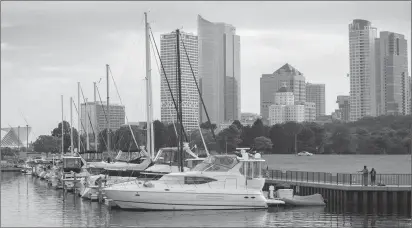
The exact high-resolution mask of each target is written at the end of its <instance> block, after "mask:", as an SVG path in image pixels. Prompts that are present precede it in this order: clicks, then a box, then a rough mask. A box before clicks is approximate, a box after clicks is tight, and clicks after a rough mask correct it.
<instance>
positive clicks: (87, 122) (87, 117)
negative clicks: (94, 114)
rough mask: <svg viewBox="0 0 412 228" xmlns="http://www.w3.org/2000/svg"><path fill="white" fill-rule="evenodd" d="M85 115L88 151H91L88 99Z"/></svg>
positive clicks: (85, 105)
mask: <svg viewBox="0 0 412 228" xmlns="http://www.w3.org/2000/svg"><path fill="white" fill-rule="evenodd" d="M84 113H85V118H86V121H85V125H86V151H89V150H90V139H89V121H90V120H89V111H88V110H87V98H85V104H84Z"/></svg>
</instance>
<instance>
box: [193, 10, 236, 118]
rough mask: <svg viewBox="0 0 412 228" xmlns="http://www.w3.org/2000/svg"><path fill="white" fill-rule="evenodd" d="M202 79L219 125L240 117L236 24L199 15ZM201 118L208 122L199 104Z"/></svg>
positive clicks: (209, 109) (207, 101)
mask: <svg viewBox="0 0 412 228" xmlns="http://www.w3.org/2000/svg"><path fill="white" fill-rule="evenodd" d="M197 23H198V27H197V29H198V37H199V39H198V40H199V78H200V79H199V80H200V84H201V92H202V96H203V100H204V102H205V105H206V109H207V112H208V114H209V117H210V119H211V122H212V123H215V124H217V125H219V124H221V123H223V122H225V121H229V120H239V119H240V101H241V97H240V83H241V82H240V38H239V36H238V35H236V28H235V27H233V26H232V25H229V24H225V23H213V22H210V21H207V20H205V19H203V18H202V17H201V16H200V15H199V16H198V18H197ZM200 121H201V122H206V121H207V117H206V113H205V110H203V107H202V106H200Z"/></svg>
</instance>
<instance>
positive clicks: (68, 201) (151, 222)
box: [1, 155, 412, 227]
mask: <svg viewBox="0 0 412 228" xmlns="http://www.w3.org/2000/svg"><path fill="white" fill-rule="evenodd" d="M290 157H291V156H289V157H288V156H284V155H277V156H271V157H266V158H267V160H269V161H271V160H272V159H274V160H276V163H275V166H276V168H279V169H286V168H285V167H290V168H289V170H292V167H293V166H299V167H294V168H293V170H308V171H317V169H318V167H312V166H313V165H315V162H314V161H313V160H308V159H301V161H299V162H296V161H295V160H294V159H293V158H295V157H293V158H290ZM314 157H315V156H314ZM314 157H310V158H309V159H312V158H314ZM333 157H334V158H333ZM384 157H385V158H386V159H379V158H372V157H371V156H368V159H369V160H370V161H380V163H379V165H378V163H376V165H375V164H374V167H376V168H377V169H378V168H379V169H382V170H385V169H384V167H385V164H388V165H389V164H390V165H393V164H396V170H398V171H397V172H401V171H402V170H405V171H404V172H408V170H410V160H407V157H405V156H404V157H403V158H400V157H399V158H397V157H396V156H395V158H392V156H384ZM300 158H302V157H300ZM300 158H299V159H300ZM305 158H308V157H305ZM343 158H344V157H343ZM281 159H283V160H284V161H285V164H283V165H282V166H281V167H280V165H279V164H280V163H281V162H280V160H281ZM322 159H325V160H324V161H323V162H320V161H319V162H318V165H320V164H322V165H324V167H327V166H332V165H331V164H329V163H330V162H334V164H335V165H333V167H334V168H335V170H338V171H333V170H331V172H339V171H340V172H348V171H345V170H348V169H350V167H355V168H357V164H358V163H355V161H353V160H352V161H350V160H349V159H347V158H344V159H342V158H341V157H340V156H328V157H325V158H323V157H322ZM402 159H406V160H407V161H406V163H405V162H404V163H399V162H401V161H402ZM338 160H339V163H341V161H343V160H345V161H347V162H350V165H346V166H350V167H348V168H346V169H345V168H344V167H345V165H342V164H339V163H338ZM388 160H391V161H388ZM287 161H289V162H287ZM362 162H363V161H362ZM362 162H360V163H359V164H362V165H363V163H362ZM408 162H409V167H408ZM391 163H392V164H391ZM310 164H312V165H310ZM399 164H405V166H406V167H404V168H402V167H399V166H400V165H399ZM272 165H273V164H272ZM367 165H369V164H367ZM371 166H372V164H371ZM301 167H304V168H301ZM273 168H275V167H273ZM394 168H395V167H394ZM386 169H387V170H389V171H390V169H388V168H386ZM322 171H325V170H322ZM381 172H384V171H381ZM393 172H395V171H393ZM63 197H64V196H63V193H62V191H58V190H54V189H52V188H49V187H48V186H47V184H46V183H45V182H44V181H42V180H40V179H37V178H34V177H32V176H29V175H22V174H20V173H2V174H1V226H7V227H10V226H26V227H27V226H29V227H33V226H42V227H45V226H46V227H56V226H57V227H62V226H74V227H96V226H105V227H148V226H149V227H153V226H157V227H166V226H173V227H199V226H200V227H207V226H209V227H218V226H227V227H262V226H267V227H410V226H411V225H412V224H411V220H410V215H409V214H410V212H400V213H399V214H373V213H371V212H369V213H368V212H361V210H358V211H357V212H356V213H355V212H353V211H352V212H350V211H348V212H342V211H340V210H339V209H336V208H330V207H311V208H289V209H287V208H279V209H278V208H270V209H269V210H248V211H189V212H136V211H122V210H120V209H111V210H110V209H108V208H107V207H106V206H105V205H101V204H99V203H97V202H93V203H91V202H89V201H86V200H82V199H80V198H79V197H77V196H74V195H73V194H71V193H68V194H67V195H66V196H65V197H64V198H63ZM63 199H65V200H63Z"/></svg>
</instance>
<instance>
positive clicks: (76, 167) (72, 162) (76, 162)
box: [62, 156, 85, 173]
mask: <svg viewBox="0 0 412 228" xmlns="http://www.w3.org/2000/svg"><path fill="white" fill-rule="evenodd" d="M62 161H63V171H64V172H71V171H73V172H75V173H80V171H81V168H82V166H83V165H85V164H83V162H82V158H81V157H77V156H63V157H62Z"/></svg>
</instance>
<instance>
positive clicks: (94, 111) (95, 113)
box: [80, 102, 126, 135]
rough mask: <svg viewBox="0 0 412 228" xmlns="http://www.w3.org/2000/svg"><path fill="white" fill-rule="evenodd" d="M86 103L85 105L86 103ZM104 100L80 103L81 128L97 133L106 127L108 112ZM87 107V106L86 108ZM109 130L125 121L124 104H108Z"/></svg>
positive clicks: (115, 128)
mask: <svg viewBox="0 0 412 228" xmlns="http://www.w3.org/2000/svg"><path fill="white" fill-rule="evenodd" d="M86 104H87V105H86ZM106 104H107V103H106V102H96V103H94V102H87V103H82V104H80V119H81V130H82V133H85V131H86V128H87V129H88V131H89V134H92V135H93V132H94V134H95V135H97V134H98V133H99V132H101V131H103V130H104V129H106V128H107V121H108V113H107V105H106ZM86 107H87V108H86ZM109 111H110V130H112V131H116V130H117V129H119V128H120V126H122V125H123V124H124V123H125V115H126V114H125V107H124V105H118V104H109Z"/></svg>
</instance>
